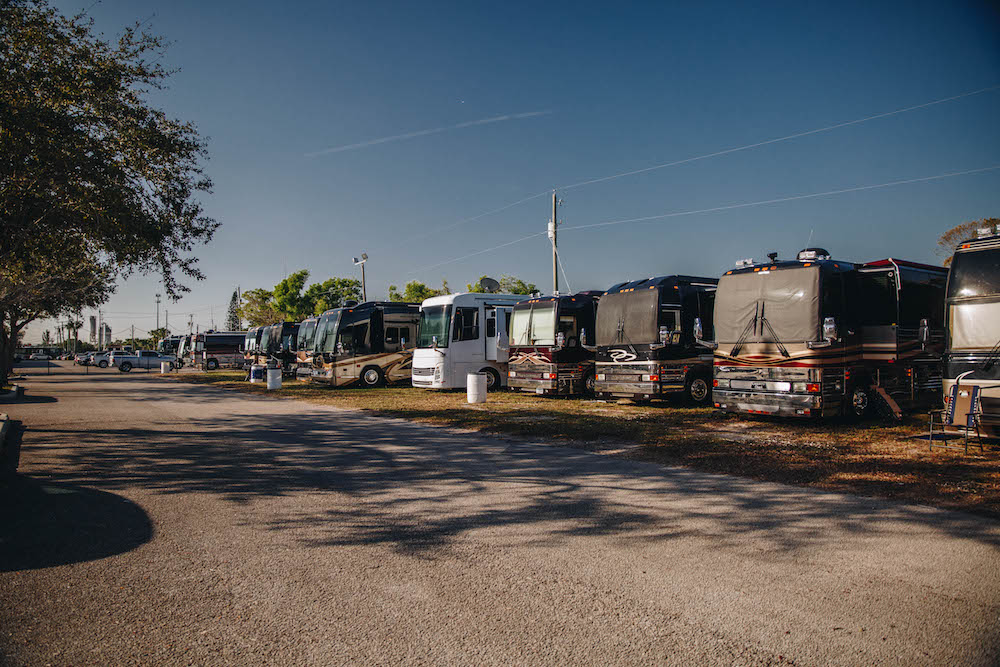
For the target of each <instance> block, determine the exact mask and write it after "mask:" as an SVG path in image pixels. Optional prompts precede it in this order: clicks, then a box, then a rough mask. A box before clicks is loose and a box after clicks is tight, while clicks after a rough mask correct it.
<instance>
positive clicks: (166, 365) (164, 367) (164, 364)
mask: <svg viewBox="0 0 1000 667" xmlns="http://www.w3.org/2000/svg"><path fill="white" fill-rule="evenodd" d="M169 372H170V362H169V361H161V362H160V375H166V374H167V373H169Z"/></svg>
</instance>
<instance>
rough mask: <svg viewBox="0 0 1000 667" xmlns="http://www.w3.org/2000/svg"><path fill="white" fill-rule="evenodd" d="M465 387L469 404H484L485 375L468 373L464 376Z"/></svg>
mask: <svg viewBox="0 0 1000 667" xmlns="http://www.w3.org/2000/svg"><path fill="white" fill-rule="evenodd" d="M465 387H466V399H467V400H468V402H469V403H485V402H486V373H469V374H468V375H466V376H465Z"/></svg>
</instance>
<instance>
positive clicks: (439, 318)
mask: <svg viewBox="0 0 1000 667" xmlns="http://www.w3.org/2000/svg"><path fill="white" fill-rule="evenodd" d="M450 321H451V306H427V307H426V308H421V309H420V331H419V333H417V347H421V348H428V347H434V338H435V336H436V337H437V346H438V347H448V323H449V322H450Z"/></svg>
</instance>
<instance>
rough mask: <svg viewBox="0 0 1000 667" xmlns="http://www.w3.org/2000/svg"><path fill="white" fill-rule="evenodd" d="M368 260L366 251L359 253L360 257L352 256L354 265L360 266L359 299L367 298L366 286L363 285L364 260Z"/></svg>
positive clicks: (364, 299) (365, 299)
mask: <svg viewBox="0 0 1000 667" xmlns="http://www.w3.org/2000/svg"><path fill="white" fill-rule="evenodd" d="M367 261H368V253H364V252H363V253H361V259H358V258H357V257H355V258H354V266H358V265H360V266H361V300H362V301H367V300H368V288H367V286H366V285H365V262H367Z"/></svg>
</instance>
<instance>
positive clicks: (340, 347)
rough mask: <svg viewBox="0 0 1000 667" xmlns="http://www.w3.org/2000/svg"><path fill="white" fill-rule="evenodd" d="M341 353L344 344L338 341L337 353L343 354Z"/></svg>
mask: <svg viewBox="0 0 1000 667" xmlns="http://www.w3.org/2000/svg"><path fill="white" fill-rule="evenodd" d="M343 353H344V344H343V343H340V342H338V343H337V354H343Z"/></svg>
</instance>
